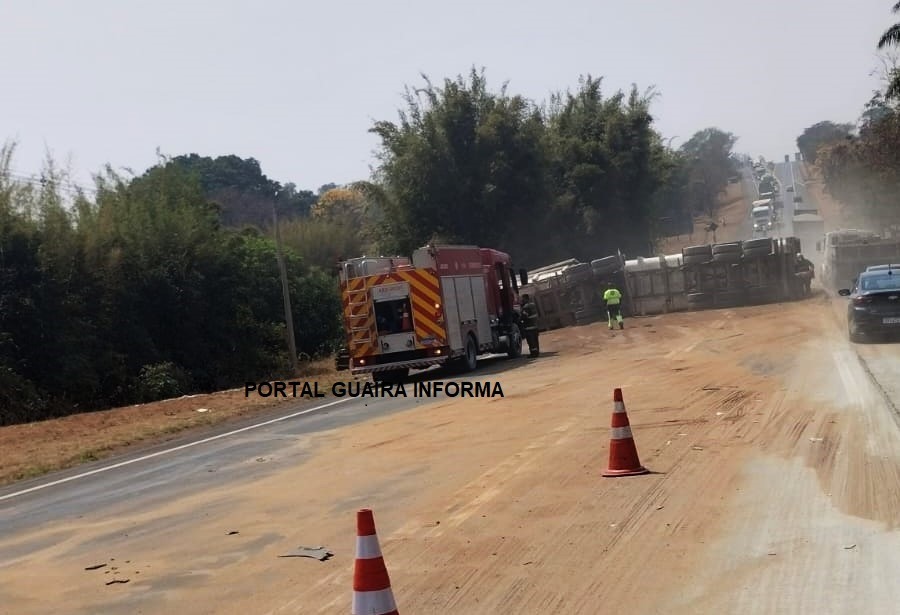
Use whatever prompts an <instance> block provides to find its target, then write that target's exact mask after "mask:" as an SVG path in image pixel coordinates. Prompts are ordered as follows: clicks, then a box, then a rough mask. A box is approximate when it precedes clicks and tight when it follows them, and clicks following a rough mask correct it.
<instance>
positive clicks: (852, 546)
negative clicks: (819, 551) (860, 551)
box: [844, 543, 856, 549]
mask: <svg viewBox="0 0 900 615" xmlns="http://www.w3.org/2000/svg"><path fill="white" fill-rule="evenodd" d="M844 548H845V549H855V548H856V543H853V544H852V545H847V546H846V547H844Z"/></svg>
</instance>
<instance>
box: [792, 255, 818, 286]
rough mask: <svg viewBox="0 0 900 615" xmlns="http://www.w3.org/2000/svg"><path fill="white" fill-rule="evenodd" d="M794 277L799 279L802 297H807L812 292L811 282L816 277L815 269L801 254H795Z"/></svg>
mask: <svg viewBox="0 0 900 615" xmlns="http://www.w3.org/2000/svg"><path fill="white" fill-rule="evenodd" d="M794 271H795V275H796V276H797V278H799V279H800V286H801V289H802V294H803V295H809V294H810V292H811V291H812V280H813V277H815V275H816V267H815V265H813V264H812V262H811V261H810V260H809V259H807V258H806V257H805V256H803V255H802V254H797V260H796V263H795V270H794Z"/></svg>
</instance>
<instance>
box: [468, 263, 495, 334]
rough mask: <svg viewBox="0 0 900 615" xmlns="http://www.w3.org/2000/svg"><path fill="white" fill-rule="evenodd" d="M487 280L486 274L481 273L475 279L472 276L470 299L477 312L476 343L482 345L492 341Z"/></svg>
mask: <svg viewBox="0 0 900 615" xmlns="http://www.w3.org/2000/svg"><path fill="white" fill-rule="evenodd" d="M487 285H488V281H487V276H486V275H481V276H479V278H478V279H477V280H476V279H475V278H472V299H473V301H474V302H475V313H476V314H478V316H477V318H478V322H477V323H476V327H477V335H478V343H479V345H482V346H483V345H484V344H488V343H491V342H492V341H493V336H492V335H491V314H490V311H489V310H488V303H487V296H488V292H487V291H488V288H487Z"/></svg>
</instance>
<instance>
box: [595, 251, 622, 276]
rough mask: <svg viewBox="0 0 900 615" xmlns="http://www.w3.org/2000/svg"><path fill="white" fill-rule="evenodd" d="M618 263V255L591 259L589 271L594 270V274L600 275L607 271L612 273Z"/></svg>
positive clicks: (617, 266)
mask: <svg viewBox="0 0 900 615" xmlns="http://www.w3.org/2000/svg"><path fill="white" fill-rule="evenodd" d="M619 265H620V263H619V257H618V256H606V257H604V258H598V259H596V260H592V261H591V271H593V272H594V275H597V276H602V275H604V274H607V273H613V272H614V271H615V270H616V269H618V268H619Z"/></svg>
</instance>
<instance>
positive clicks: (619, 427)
mask: <svg viewBox="0 0 900 615" xmlns="http://www.w3.org/2000/svg"><path fill="white" fill-rule="evenodd" d="M649 472H650V470H648V469H647V468H645V467H644V466H642V465H641V460H640V459H638V452H637V447H636V446H635V445H634V437H633V436H632V435H631V424H630V423H629V422H628V413H627V412H626V411H625V402H624V401H623V400H622V389H616V390H615V391H613V414H612V437H611V438H610V442H609V468H608V469H607V470H606V471H605V472H604V473H603V476H634V475H636V474H647V473H649Z"/></svg>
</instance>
